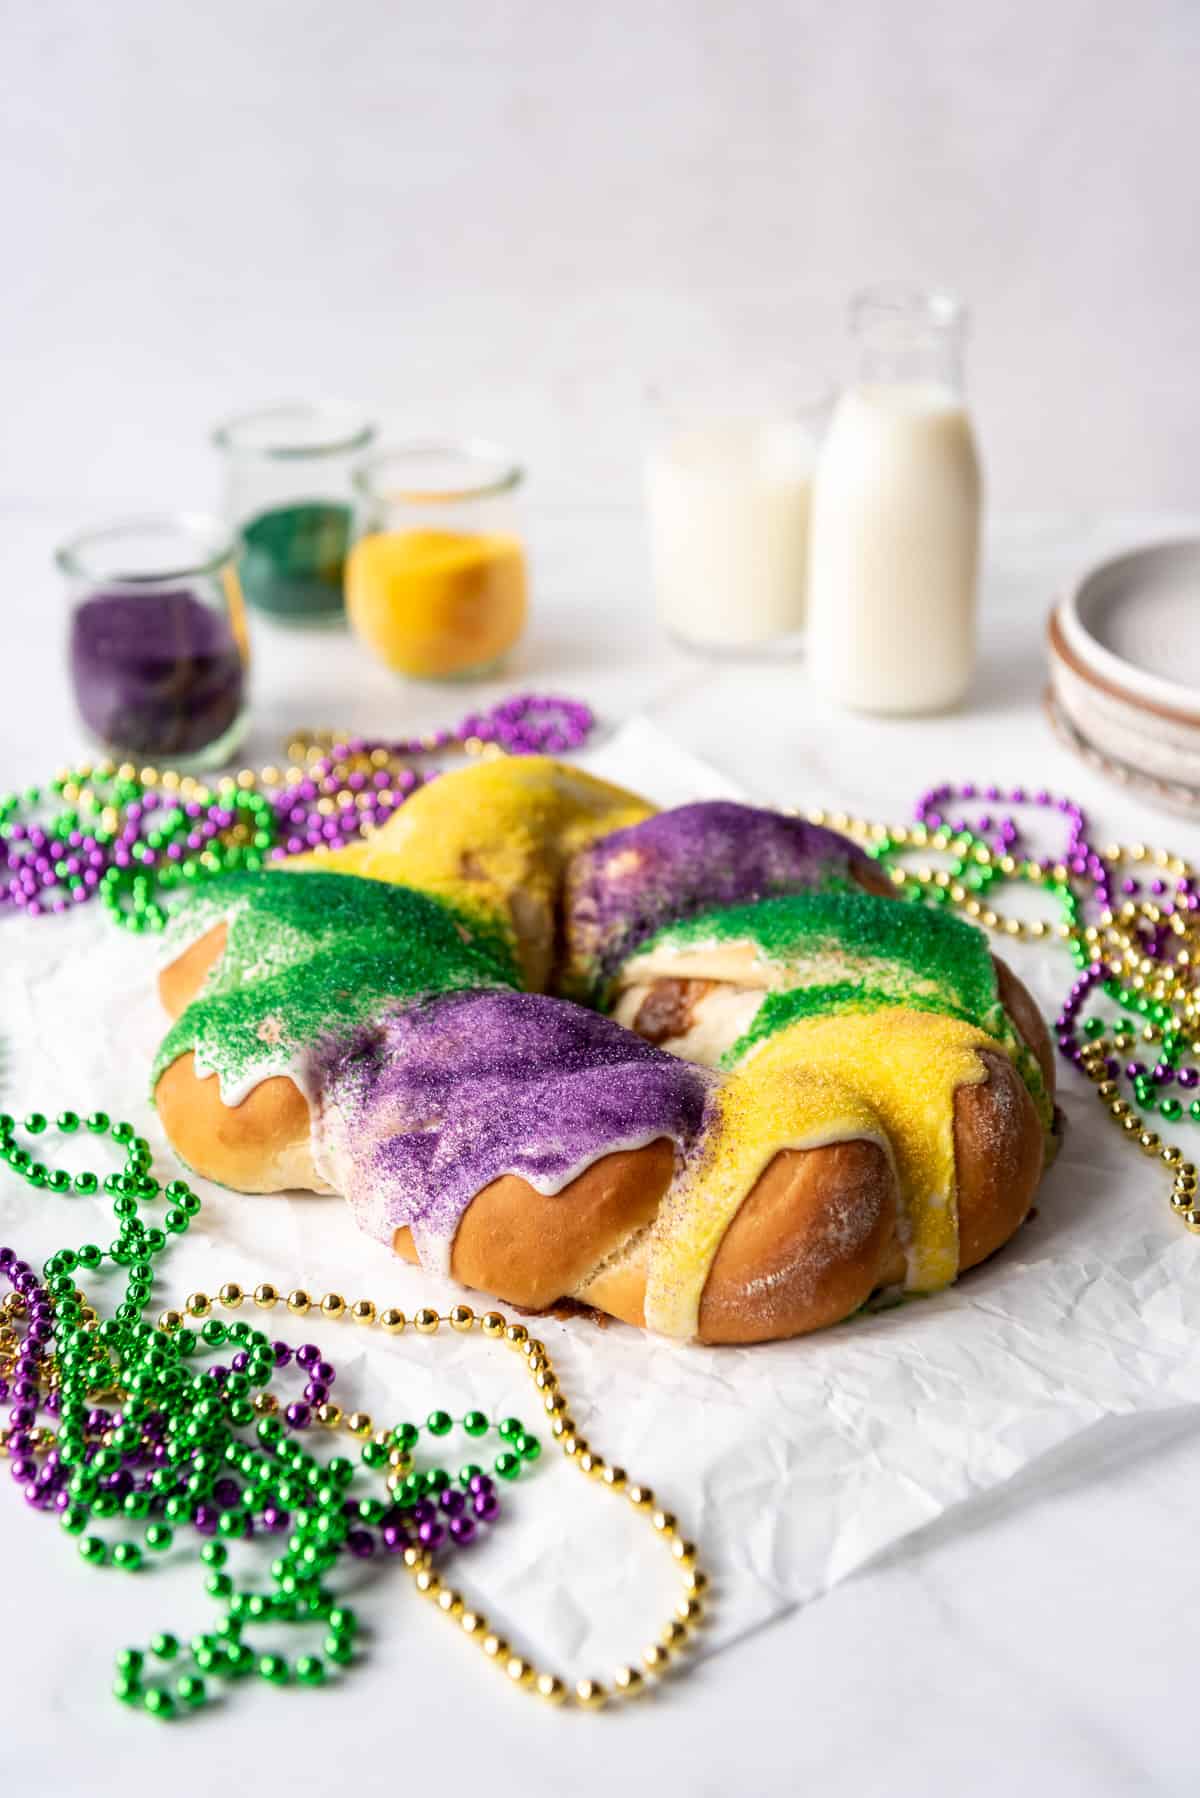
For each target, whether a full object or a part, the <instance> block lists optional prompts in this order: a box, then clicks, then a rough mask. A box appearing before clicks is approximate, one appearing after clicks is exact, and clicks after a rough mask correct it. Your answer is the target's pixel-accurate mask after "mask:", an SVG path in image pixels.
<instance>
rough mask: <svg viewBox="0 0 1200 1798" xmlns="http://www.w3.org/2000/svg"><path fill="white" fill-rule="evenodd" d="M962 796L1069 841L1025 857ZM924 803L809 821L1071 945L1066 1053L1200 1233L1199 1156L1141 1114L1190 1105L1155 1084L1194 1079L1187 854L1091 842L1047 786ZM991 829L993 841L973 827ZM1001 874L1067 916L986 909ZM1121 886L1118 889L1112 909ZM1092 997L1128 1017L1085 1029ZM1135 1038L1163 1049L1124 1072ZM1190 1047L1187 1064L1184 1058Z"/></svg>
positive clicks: (1199, 1114) (935, 897)
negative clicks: (1033, 817) (928, 855)
mask: <svg viewBox="0 0 1200 1798" xmlns="http://www.w3.org/2000/svg"><path fill="white" fill-rule="evenodd" d="M954 800H958V801H966V802H980V801H982V802H985V803H992V804H994V803H1000V804H1011V805H1021V806H1034V807H1039V808H1042V809H1053V810H1055V811H1057V812H1059V813H1061V814H1063V815H1064V816H1066V817H1067V818H1068V819H1069V821H1070V837H1069V840H1068V843H1067V846H1066V850H1065V852H1064V854H1063V857H1062V859H1061V860H1056V861H1054V862H1046V861H1039V860H1037V859H1035V858H1033V857H1028V856H1025V855H1023V854H1022V845H1023V833H1022V831H1021V827H1020V825H1019V824H1018V822H1017V820H1016V819H1015V818H1014V817H1012V816H1011V815H1008V816H1003V817H1000V818H998V819H997V818H994V817H991V816H988V815H985V816H983V817H981V818H979V819H978V820H977V821H976V822H975V824H974V826H972V825H971V823H970V821H969V820H968V819H967V818H966V817H960V818H958V819H953V820H948V819H946V818H945V817H944V816H943V809H944V808H945V807H946V805H947V804H948V803H949V802H951V801H954ZM916 809H917V821H916V823H915V824H913V825H911V826H907V827H904V826H901V827H889V826H886V825H883V824H877V823H874V822H872V821H871V820H868V819H864V818H855V817H851V816H850V815H849V814H847V813H842V812H834V813H827V812H824V811H810V812H808V813H807V814H806V815H807V816H808V817H809V818H810V819H811V820H812V821H813V822H814V823H824V824H828V825H829V826H831V827H832V828H833V829H835V830H843V831H845V832H846V833H847V834H849V835H851V836H854V837H856V838H857V839H858V840H860V841H862V842H863V843H864V844H865V846H866V847H867V849H868V851H869V852H870V853H871V854H873V855H875V856H876V857H877V858H878V859H879V860H880V861H881V862H883V864H884V865H885V866H886V867H887V868H888V869H889V872H890V875H891V878H892V881H893V883H894V884H895V885H896V887H897V889H898V890H899V891H900V892H901V893H902V894H904V895H905V896H907V897H910V898H920V899H922V900H924V901H926V902H927V903H931V904H942V905H950V906H953V907H956V908H958V909H960V910H962V912H963V913H964V914H965V915H966V916H967V917H969V918H971V919H972V920H973V921H974V922H976V923H978V924H981V925H983V926H984V927H985V928H986V929H989V930H992V931H994V932H997V933H999V934H1001V935H1003V936H1006V937H1009V938H1013V939H1016V938H1026V939H1028V940H1031V941H1040V940H1046V939H1050V940H1052V941H1059V942H1063V943H1065V944H1066V945H1068V946H1069V948H1070V951H1071V954H1072V957H1073V959H1074V961H1075V964H1076V969H1077V973H1076V978H1075V980H1074V982H1073V984H1072V986H1071V987H1070V989H1069V991H1068V994H1067V997H1066V1000H1065V1001H1064V1004H1063V1007H1062V1009H1061V1011H1060V1013H1059V1015H1058V1018H1057V1020H1056V1036H1057V1044H1058V1049H1059V1052H1060V1054H1062V1055H1063V1056H1064V1058H1065V1059H1066V1060H1068V1061H1069V1062H1070V1063H1071V1064H1072V1065H1073V1066H1074V1067H1076V1068H1078V1069H1079V1070H1080V1072H1081V1073H1083V1074H1084V1075H1085V1076H1086V1077H1087V1078H1088V1079H1089V1080H1090V1081H1091V1082H1092V1084H1093V1085H1094V1086H1095V1089H1096V1093H1097V1097H1098V1099H1099V1101H1100V1102H1101V1103H1102V1104H1103V1105H1104V1107H1105V1109H1106V1112H1107V1114H1108V1115H1109V1117H1110V1118H1111V1119H1112V1121H1113V1123H1114V1124H1115V1125H1116V1126H1117V1127H1118V1128H1119V1129H1120V1130H1121V1132H1122V1134H1123V1136H1125V1137H1126V1138H1127V1139H1128V1140H1129V1141H1130V1142H1131V1144H1132V1145H1133V1146H1134V1147H1135V1148H1136V1149H1138V1151H1139V1152H1140V1153H1141V1154H1143V1155H1145V1156H1147V1157H1149V1158H1151V1159H1155V1160H1157V1161H1159V1162H1160V1163H1161V1164H1162V1165H1163V1166H1164V1167H1165V1168H1166V1169H1167V1170H1168V1172H1169V1173H1170V1175H1171V1188H1170V1204H1171V1209H1172V1212H1173V1213H1174V1214H1175V1215H1176V1216H1177V1217H1179V1218H1181V1219H1182V1221H1183V1223H1184V1224H1185V1225H1186V1227H1187V1229H1188V1230H1189V1231H1191V1232H1192V1233H1193V1234H1200V1204H1198V1197H1200V1176H1198V1174H1197V1169H1196V1166H1195V1163H1194V1162H1192V1161H1190V1160H1188V1159H1186V1158H1185V1156H1184V1153H1183V1150H1182V1149H1181V1148H1180V1147H1179V1146H1178V1145H1177V1144H1174V1143H1164V1142H1163V1141H1162V1139H1161V1137H1160V1136H1159V1134H1158V1132H1157V1131H1155V1130H1153V1129H1151V1128H1150V1127H1149V1125H1148V1123H1147V1120H1146V1116H1145V1115H1143V1113H1145V1112H1149V1111H1152V1110H1153V1109H1154V1107H1155V1104H1156V1103H1157V1105H1158V1108H1159V1111H1160V1115H1161V1116H1162V1117H1163V1118H1164V1119H1165V1120H1166V1121H1167V1122H1168V1123H1178V1122H1180V1121H1181V1120H1183V1118H1184V1108H1183V1101H1182V1100H1181V1099H1180V1098H1179V1097H1178V1096H1177V1092H1168V1093H1167V1095H1166V1097H1165V1098H1164V1097H1160V1096H1159V1094H1160V1091H1161V1089H1162V1088H1164V1087H1167V1088H1169V1087H1171V1086H1172V1085H1174V1086H1175V1087H1176V1088H1181V1089H1182V1090H1183V1091H1185V1092H1187V1091H1191V1090H1192V1089H1194V1088H1196V1087H1198V1086H1200V988H1197V986H1196V981H1195V973H1196V969H1197V967H1200V894H1198V892H1197V885H1198V882H1197V876H1196V873H1195V871H1194V870H1193V869H1192V868H1191V867H1190V866H1189V865H1188V864H1187V863H1186V862H1185V861H1184V860H1183V859H1182V858H1181V857H1179V856H1176V855H1172V854H1171V853H1170V852H1169V851H1167V850H1164V849H1150V848H1147V847H1146V845H1144V844H1141V843H1137V844H1133V845H1130V846H1123V845H1121V844H1110V845H1108V846H1107V847H1105V848H1104V849H1102V850H1097V849H1095V848H1094V847H1093V846H1092V844H1091V843H1090V841H1089V840H1088V836H1087V823H1086V819H1085V816H1084V813H1083V812H1082V810H1081V809H1080V808H1079V807H1078V806H1077V805H1075V804H1074V802H1073V801H1071V800H1069V799H1061V798H1055V797H1054V795H1052V794H1051V793H1049V792H1047V791H1045V790H1040V791H1037V792H1028V791H1026V790H1025V789H1023V788H1013V789H1011V790H1009V791H1007V792H1006V791H1005V790H1003V789H1001V788H999V787H995V786H990V787H986V788H978V787H975V786H970V785H967V786H963V787H960V788H958V789H955V788H953V787H951V786H949V785H948V784H947V785H943V786H941V787H937V788H931V789H930V790H929V792H927V793H926V794H924V795H922V797H921V799H920V800H919V801H918V804H917V808H916ZM985 831H986V832H988V833H989V840H985V838H984V836H983V835H982V834H979V833H982V832H985ZM914 850H922V851H924V850H934V851H937V852H940V853H941V854H942V856H943V858H944V865H942V866H938V867H934V866H923V867H917V868H912V867H908V866H906V865H905V863H904V860H903V858H904V857H906V856H907V855H909V854H911V853H912V852H913V851H914ZM1131 868H1136V869H1139V870H1140V878H1139V877H1138V876H1136V875H1134V874H1133V873H1130V872H1123V871H1124V870H1126V869H1131ZM1006 882H1013V883H1024V884H1026V885H1029V886H1033V887H1035V888H1040V889H1043V890H1046V891H1047V892H1049V893H1050V895H1051V896H1052V897H1053V898H1055V899H1056V900H1057V901H1058V904H1059V907H1060V911H1061V916H1060V917H1059V918H1058V919H1057V920H1047V919H1044V918H1030V919H1026V918H1021V917H1016V916H1006V915H1004V914H1003V913H1001V912H999V911H998V910H996V908H995V907H994V906H993V905H992V904H991V903H990V892H991V889H992V888H994V887H995V886H997V885H1001V884H1003V883H1006ZM1118 882H1119V890H1120V892H1121V893H1122V894H1123V895H1124V897H1123V899H1122V901H1121V902H1120V903H1119V904H1118V905H1116V906H1115V908H1114V888H1115V887H1116V885H1117V883H1118ZM1146 889H1148V896H1147V891H1146ZM1097 993H1099V994H1102V995H1104V996H1105V997H1107V998H1109V999H1110V1000H1112V1001H1113V1002H1114V1003H1115V1004H1116V1005H1118V1006H1120V1007H1121V1008H1122V1010H1123V1011H1124V1012H1125V1013H1126V1015H1125V1016H1123V1017H1120V1018H1118V1019H1117V1020H1116V1021H1115V1023H1109V1024H1106V1023H1105V1021H1104V1020H1103V1019H1101V1018H1099V1017H1095V1016H1093V1017H1089V1018H1087V1019H1086V1021H1084V1022H1083V1023H1082V1035H1081V1033H1080V1027H1081V1016H1082V1013H1083V1011H1084V1009H1085V1007H1086V1006H1087V1004H1088V1003H1089V1001H1090V1000H1091V999H1092V997H1093V996H1094V995H1096V994H1097ZM1130 1013H1133V1014H1135V1016H1132V1017H1131V1016H1130V1015H1128V1014H1130ZM1138 1017H1140V1019H1141V1022H1140V1025H1139V1023H1138V1022H1136V1021H1135V1020H1136V1018H1138ZM1139 1032H1140V1036H1141V1038H1142V1040H1143V1042H1145V1043H1147V1044H1152V1045H1154V1046H1155V1059H1154V1063H1153V1066H1148V1065H1147V1064H1146V1063H1145V1062H1144V1061H1131V1062H1129V1063H1127V1064H1126V1065H1125V1067H1124V1068H1122V1065H1121V1063H1120V1061H1119V1060H1118V1059H1117V1057H1118V1055H1120V1054H1124V1053H1126V1052H1127V1051H1128V1050H1129V1049H1131V1048H1132V1047H1133V1046H1134V1043H1135V1041H1136V1040H1137V1036H1138V1034H1139ZM1185 1054H1186V1055H1190V1056H1191V1057H1192V1058H1193V1059H1192V1060H1191V1061H1190V1062H1187V1063H1186V1064H1185V1063H1184V1062H1183V1058H1184V1056H1185ZM1122 1075H1123V1076H1124V1078H1125V1079H1126V1080H1128V1081H1129V1082H1130V1084H1131V1085H1132V1088H1133V1091H1134V1094H1135V1097H1136V1098H1137V1100H1138V1104H1139V1105H1140V1106H1141V1107H1142V1110H1141V1111H1139V1110H1136V1109H1135V1108H1134V1106H1133V1105H1131V1104H1130V1102H1129V1101H1128V1100H1127V1099H1126V1098H1125V1097H1124V1096H1123V1095H1122V1092H1121V1087H1120V1081H1121V1078H1122ZM1187 1115H1188V1117H1189V1119H1190V1120H1191V1121H1192V1122H1200V1103H1197V1102H1195V1101H1193V1102H1192V1104H1191V1105H1190V1106H1189V1108H1188V1114H1187Z"/></svg>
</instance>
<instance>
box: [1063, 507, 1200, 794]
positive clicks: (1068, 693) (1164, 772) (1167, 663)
mask: <svg viewBox="0 0 1200 1798" xmlns="http://www.w3.org/2000/svg"><path fill="white" fill-rule="evenodd" d="M1049 642H1050V676H1051V682H1052V685H1053V692H1054V697H1055V700H1056V702H1057V705H1058V707H1059V709H1060V710H1061V712H1062V713H1063V715H1064V716H1065V718H1066V719H1067V720H1068V722H1069V723H1070V724H1071V725H1072V726H1073V727H1074V729H1075V731H1076V732H1077V733H1078V735H1079V736H1080V737H1081V738H1083V740H1084V741H1085V742H1087V743H1089V744H1090V745H1091V746H1092V747H1093V748H1094V749H1095V750H1096V751H1098V752H1099V754H1100V755H1101V756H1102V757H1105V758H1108V759H1110V760H1111V761H1113V762H1114V763H1117V764H1119V765H1121V766H1123V767H1124V768H1125V769H1127V770H1128V771H1129V773H1131V774H1132V775H1134V776H1140V777H1141V778H1142V779H1144V780H1146V781H1147V782H1149V783H1154V784H1162V785H1169V786H1171V787H1175V788H1178V789H1180V790H1189V789H1196V790H1200V541H1186V542H1179V543H1162V544H1157V545H1154V546H1153V547H1151V548H1147V549H1139V550H1133V551H1132V552H1130V553H1129V554H1127V555H1122V556H1118V557H1116V558H1114V559H1113V560H1112V561H1109V562H1103V563H1101V564H1100V566H1099V567H1097V568H1093V569H1091V570H1089V572H1088V573H1086V574H1085V575H1084V576H1083V577H1082V579H1081V580H1080V581H1079V582H1078V583H1077V584H1076V585H1075V586H1074V587H1073V588H1072V589H1071V591H1070V592H1069V593H1068V594H1067V595H1066V597H1065V598H1064V599H1063V601H1062V602H1061V604H1060V605H1058V606H1057V607H1056V608H1055V609H1054V611H1053V612H1052V613H1051V616H1050V628H1049Z"/></svg>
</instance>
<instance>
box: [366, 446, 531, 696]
mask: <svg viewBox="0 0 1200 1798" xmlns="http://www.w3.org/2000/svg"><path fill="white" fill-rule="evenodd" d="M522 479H523V474H522V470H521V469H520V468H518V467H517V466H516V465H515V464H514V463H513V462H512V461H511V460H510V459H509V458H508V457H507V456H506V455H505V454H504V453H503V451H501V450H498V449H494V448H493V447H492V446H491V445H490V444H485V443H474V442H472V443H418V444H412V445H408V446H406V447H403V448H399V449H394V450H388V451H384V452H382V453H381V454H379V455H378V456H374V457H372V458H371V460H370V461H368V462H367V463H366V464H365V465H364V466H363V468H362V469H361V470H360V471H359V473H358V474H357V475H356V477H355V488H356V492H357V508H356V516H355V542H354V546H353V548H352V549H351V551H350V555H349V558H348V560H347V563H346V610H347V612H348V614H349V617H350V623H351V626H352V628H353V629H354V630H355V631H356V632H357V633H358V635H359V636H360V637H361V639H362V641H363V642H364V643H365V644H366V645H367V647H368V648H369V649H370V650H372V651H373V653H374V654H375V655H376V656H378V657H379V659H380V661H382V662H385V663H386V664H387V666H388V667H389V668H392V669H395V671H396V672H397V673H398V674H407V675H411V676H413V677H414V678H416V679H425V680H456V679H457V680H465V679H470V678H472V677H478V676H481V675H485V674H492V673H494V672H495V670H496V669H497V668H498V667H499V665H500V662H501V660H502V659H503V657H504V656H505V655H506V654H507V652H508V651H509V650H510V649H511V648H512V646H513V644H514V643H515V642H516V641H517V639H518V637H519V636H520V635H521V632H522V630H523V629H524V625H525V617H526V612H527V609H528V584H529V583H528V575H527V571H526V559H525V549H524V544H523V541H522V536H521V532H520V529H519V521H518V511H517V491H518V489H519V487H520V485H521V482H522Z"/></svg>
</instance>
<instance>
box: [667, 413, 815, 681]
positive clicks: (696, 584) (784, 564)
mask: <svg viewBox="0 0 1200 1798" xmlns="http://www.w3.org/2000/svg"><path fill="white" fill-rule="evenodd" d="M815 460H816V443H815V439H814V437H813V435H812V434H811V432H810V431H809V430H808V429H806V428H805V426H804V425H802V424H800V423H794V422H792V421H790V420H782V419H781V420H778V421H761V422H758V421H746V422H742V421H730V422H727V423H714V424H710V425H705V426H703V427H700V428H697V429H693V430H688V431H686V432H683V433H681V434H679V435H677V436H675V437H673V438H671V439H670V440H669V441H668V442H667V443H665V444H663V445H661V446H660V447H659V448H657V449H656V450H655V451H654V452H653V453H652V454H651V456H650V459H649V462H648V465H647V469H646V503H647V507H648V511H649V521H650V547H651V555H652V558H653V564H654V591H655V597H656V600H657V603H658V610H659V615H660V617H661V619H662V621H663V623H664V624H665V625H666V627H667V629H668V630H669V631H670V632H671V634H672V635H673V636H675V637H678V638H680V639H682V640H683V641H684V642H686V643H692V644H696V645H698V646H700V647H704V648H710V649H736V648H743V647H750V646H753V645H756V644H759V645H766V644H769V643H771V642H773V641H776V640H778V639H780V638H785V637H788V636H790V635H793V634H794V633H795V632H797V631H799V630H800V629H801V627H802V626H803V624H804V615H805V596H806V589H807V573H808V513H809V497H810V488H811V483H812V471H813V465H814V462H815Z"/></svg>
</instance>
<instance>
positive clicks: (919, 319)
mask: <svg viewBox="0 0 1200 1798" xmlns="http://www.w3.org/2000/svg"><path fill="white" fill-rule="evenodd" d="M872 313H874V314H876V315H877V316H878V317H879V318H881V319H892V320H894V321H896V322H897V323H904V324H908V325H912V326H913V327H915V328H918V329H920V328H922V327H924V328H925V329H929V330H934V331H939V332H944V333H947V334H949V333H950V332H962V331H963V330H965V328H966V325H967V321H968V316H969V315H968V311H967V306H966V302H965V301H964V300H961V299H959V297H958V295H957V294H954V293H951V292H950V291H949V289H948V288H944V287H920V286H918V285H917V284H916V283H915V282H909V281H882V282H879V283H878V284H876V285H875V286H872V287H860V288H859V289H858V290H857V292H856V293H854V294H852V295H851V298H850V320H851V324H852V325H853V328H854V329H855V330H856V331H857V330H859V329H860V328H861V327H862V325H863V323H864V322H865V320H866V319H867V318H868V317H869V316H870V315H871V314H872Z"/></svg>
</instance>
